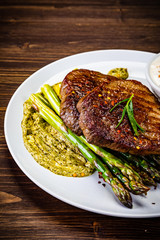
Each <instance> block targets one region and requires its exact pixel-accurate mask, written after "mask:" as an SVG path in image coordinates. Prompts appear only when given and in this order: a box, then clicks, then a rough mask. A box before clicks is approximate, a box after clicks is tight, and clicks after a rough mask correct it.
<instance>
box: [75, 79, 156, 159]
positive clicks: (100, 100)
mask: <svg viewBox="0 0 160 240" xmlns="http://www.w3.org/2000/svg"><path fill="white" fill-rule="evenodd" d="M132 94H134V97H133V99H132V102H133V109H134V117H135V119H136V121H137V122H138V124H139V125H140V126H141V127H142V128H143V129H144V130H145V132H141V131H140V130H138V132H139V136H135V135H134V132H133V130H132V127H131V125H130V122H129V119H128V116H127V114H125V117H124V119H123V121H122V123H121V124H120V125H119V127H118V128H116V126H117V124H118V122H119V121H120V119H121V116H122V111H123V109H124V106H125V105H126V102H124V103H121V104H120V105H118V106H117V107H116V108H115V109H114V110H113V111H112V112H110V110H111V109H112V108H113V106H114V105H115V104H116V103H118V102H120V101H122V100H124V99H126V98H129V97H130V96H131V95H132ZM77 108H78V111H79V112H80V118H79V125H80V127H81V129H82V131H83V134H84V136H85V137H86V139H87V141H88V142H90V143H92V144H95V145H98V146H102V147H107V148H110V149H113V150H116V151H121V152H129V153H131V154H142V155H147V154H160V103H159V102H158V100H157V99H156V98H155V96H154V95H153V94H152V93H151V91H150V90H149V89H148V88H147V87H146V86H144V85H143V84H141V83H140V82H138V81H135V80H112V81H111V82H110V83H108V84H105V83H102V84H101V85H100V86H98V87H96V88H95V89H94V90H92V91H91V92H90V93H89V94H88V95H86V96H84V97H83V98H82V99H81V100H80V101H79V102H78V104H77Z"/></svg>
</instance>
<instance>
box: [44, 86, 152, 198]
mask: <svg viewBox="0 0 160 240" xmlns="http://www.w3.org/2000/svg"><path fill="white" fill-rule="evenodd" d="M41 91H42V92H43V94H44V96H45V98H46V99H47V100H48V101H49V102H50V104H51V105H52V107H53V109H55V110H56V109H58V111H57V113H58V114H59V112H60V99H59V98H58V96H57V95H56V92H55V91H54V90H53V88H52V87H51V86H49V85H48V84H45V85H43V87H42V88H41ZM52 96H54V97H52ZM55 99H56V100H55ZM79 139H80V140H81V141H83V142H84V143H85V145H87V146H88V147H89V148H90V149H91V150H92V151H93V152H95V153H96V154H97V155H99V156H101V157H102V158H103V160H104V161H105V163H107V164H110V165H112V166H114V167H117V168H119V169H120V171H121V173H122V174H123V175H124V176H125V177H126V178H128V179H129V186H130V188H131V190H132V192H134V193H135V194H142V193H145V194H146V192H147V191H148V190H149V188H148V187H146V186H145V185H144V184H143V182H142V179H141V177H140V175H139V174H138V173H137V172H136V171H134V170H133V169H132V168H131V167H130V166H129V165H128V164H127V163H123V162H122V161H121V160H120V159H118V158H117V157H115V156H114V155H112V154H111V153H109V152H107V151H105V150H104V149H103V148H101V147H98V146H95V145H93V144H89V143H88V142H87V141H86V139H85V138H84V136H80V137H79ZM122 182H123V180H122Z"/></svg>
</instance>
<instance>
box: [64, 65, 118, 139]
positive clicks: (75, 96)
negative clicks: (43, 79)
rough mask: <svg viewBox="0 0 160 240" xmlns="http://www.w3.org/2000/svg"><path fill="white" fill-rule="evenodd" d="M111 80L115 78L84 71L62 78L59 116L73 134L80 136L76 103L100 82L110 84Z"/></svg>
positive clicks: (74, 71)
mask: <svg viewBox="0 0 160 240" xmlns="http://www.w3.org/2000/svg"><path fill="white" fill-rule="evenodd" d="M113 79H117V78H115V77H112V76H109V75H104V74H102V73H100V72H97V71H90V70H86V69H75V70H73V71H72V72H70V73H68V74H67V76H66V77H65V78H64V80H63V82H62V85H61V91H60V94H61V106H60V116H61V118H62V120H63V122H64V123H65V125H66V126H67V127H68V128H70V129H71V130H72V131H73V132H74V133H75V134H77V135H81V134H82V130H81V129H80V127H79V112H78V110H77V107H76V105H77V103H78V101H79V100H80V99H81V98H82V97H84V96H85V95H86V94H88V93H89V92H90V91H91V90H92V89H94V88H95V87H97V86H98V85H99V84H101V83H102V82H110V81H111V80H113Z"/></svg>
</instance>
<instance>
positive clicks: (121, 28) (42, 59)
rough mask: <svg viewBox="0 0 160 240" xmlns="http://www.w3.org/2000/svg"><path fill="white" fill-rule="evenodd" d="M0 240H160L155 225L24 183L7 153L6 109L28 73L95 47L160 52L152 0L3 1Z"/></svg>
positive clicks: (158, 14)
mask: <svg viewBox="0 0 160 240" xmlns="http://www.w3.org/2000/svg"><path fill="white" fill-rule="evenodd" d="M0 16H1V21H0V31H1V34H0V126H1V128H0V239H69V240H70V239H160V219H159V218H153V219H126V218H116V217H111V216H103V215H99V214H95V213H91V212H87V211H84V210H81V209H78V208H76V207H73V206H70V205H68V204H66V203H64V202H61V201H60V200H57V199H56V198H54V197H52V196H50V195H49V194H47V193H46V192H44V191H43V190H41V189H40V188H38V187H37V186H36V185H35V184H34V183H33V182H31V181H30V180H29V179H28V177H26V176H25V175H24V174H23V172H22V171H21V170H20V169H19V167H18V166H17V165H16V163H15V162H14V160H13V158H12V157H11V154H10V152H9V150H8V148H7V145H6V142H5V137H4V130H3V121H4V115H5V111H6V107H7V104H8V102H9V100H10V98H11V96H12V95H13V93H14V92H15V90H16V89H17V88H18V87H19V86H20V84H21V83H22V82H23V81H24V80H25V79H26V78H27V77H29V76H30V75H31V74H32V73H33V72H35V71H36V70H38V69H40V68H41V67H43V66H45V65H46V64H48V63H51V62H53V61H55V60H58V59H60V58H63V57H66V56H69V55H72V54H76V53H80V52H85V51H92V50H99V49H135V50H142V51H151V52H155V53H157V52H159V51H160V43H159V42H160V4H159V1H158V0H157V1H156V0H152V1H144V0H135V1H127V0H124V1H121V0H117V1H113V0H106V1H105V0H95V1H94V0H78V1H77V0H63V1H60V0H52V1H51V0H34V1H32V0H28V1H23V0H19V1H18V0H17V1H16V0H14V1H12V0H1V3H0Z"/></svg>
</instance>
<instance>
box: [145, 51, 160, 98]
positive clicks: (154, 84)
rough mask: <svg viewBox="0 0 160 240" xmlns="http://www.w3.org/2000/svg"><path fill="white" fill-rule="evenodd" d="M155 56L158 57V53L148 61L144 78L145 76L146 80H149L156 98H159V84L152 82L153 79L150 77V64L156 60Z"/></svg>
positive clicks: (159, 54)
mask: <svg viewBox="0 0 160 240" xmlns="http://www.w3.org/2000/svg"><path fill="white" fill-rule="evenodd" d="M157 58H160V53H158V54H156V55H155V56H154V57H152V58H151V60H150V61H149V62H148V64H147V66H146V78H147V81H148V82H149V84H150V86H151V88H152V90H153V92H154V94H155V95H156V96H157V98H158V100H160V86H158V85H157V84H156V83H155V82H154V80H153V79H152V76H151V73H150V70H151V65H152V64H153V63H154V62H155V61H156V60H157Z"/></svg>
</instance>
